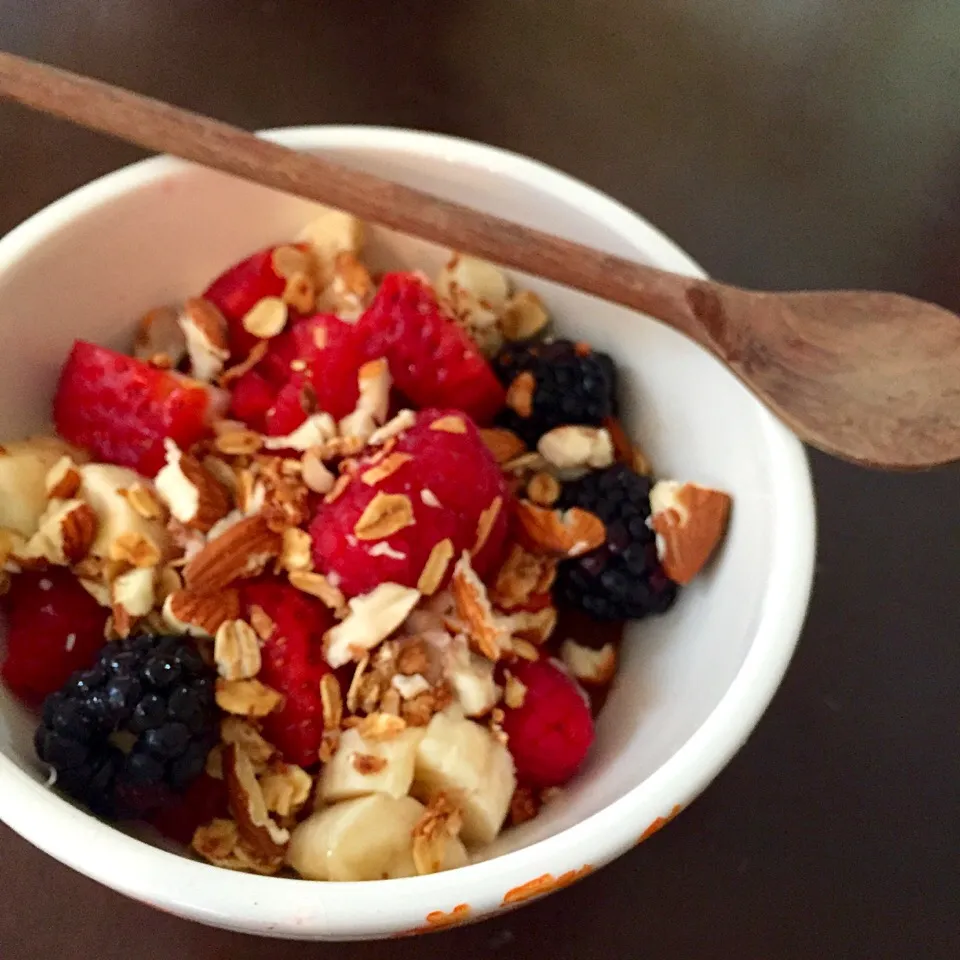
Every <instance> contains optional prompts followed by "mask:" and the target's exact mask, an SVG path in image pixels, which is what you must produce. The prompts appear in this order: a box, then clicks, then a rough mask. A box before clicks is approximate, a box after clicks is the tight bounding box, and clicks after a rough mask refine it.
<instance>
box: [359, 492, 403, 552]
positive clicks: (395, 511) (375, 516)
mask: <svg viewBox="0 0 960 960" xmlns="http://www.w3.org/2000/svg"><path fill="white" fill-rule="evenodd" d="M415 522H416V521H415V520H414V518H413V504H412V503H411V502H410V498H409V497H408V496H406V495H405V494H402V493H383V492H382V491H381V492H379V493H377V495H376V496H375V497H374V498H373V499H372V500H371V501H370V503H368V504H367V508H366V509H365V510H364V511H363V513H362V514H361V515H360V519H359V520H357V523H356V525H355V526H354V528H353V533H354V536H356V538H357V539H358V540H383V539H384V538H385V537H389V536H390V535H391V534H394V533H396V532H397V531H398V530H402V529H403V528H404V527H412V526H413V525H414V523H415Z"/></svg>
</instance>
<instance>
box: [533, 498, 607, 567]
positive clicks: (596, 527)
mask: <svg viewBox="0 0 960 960" xmlns="http://www.w3.org/2000/svg"><path fill="white" fill-rule="evenodd" d="M516 517H517V520H518V521H519V524H520V527H521V529H522V530H523V532H524V534H525V535H526V537H527V538H528V539H529V540H530V542H531V543H532V544H533V545H534V546H535V547H536V548H537V550H539V551H541V552H543V553H547V554H550V555H552V556H556V557H579V556H580V555H581V554H584V553H588V552H589V551H590V550H596V549H597V548H598V547H601V546H603V544H604V542H605V541H606V539H607V530H606V527H605V526H604V524H603V521H602V520H601V519H600V518H599V517H597V516H595V515H594V514H592V513H589V512H588V511H586V510H581V509H580V508H579V507H572V508H571V509H569V510H566V511H562V512H561V511H560V510H548V509H546V508H544V507H538V506H536V504H533V503H529V502H528V501H526V500H520V501H518V502H517V507H516Z"/></svg>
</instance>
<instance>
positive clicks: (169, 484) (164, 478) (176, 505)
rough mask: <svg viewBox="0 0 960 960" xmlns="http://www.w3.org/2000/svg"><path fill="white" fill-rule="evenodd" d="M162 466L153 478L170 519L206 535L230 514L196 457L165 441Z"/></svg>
mask: <svg viewBox="0 0 960 960" xmlns="http://www.w3.org/2000/svg"><path fill="white" fill-rule="evenodd" d="M165 448H166V458H167V462H166V465H165V466H164V467H163V468H162V469H161V470H160V472H159V473H158V474H157V477H156V481H155V483H156V487H157V493H158V494H159V495H160V497H161V499H162V500H163V501H164V503H165V504H166V505H167V507H168V508H169V510H170V514H171V516H173V517H174V518H175V519H176V520H179V521H180V523H182V524H183V525H184V526H186V527H188V528H189V529H191V530H199V531H200V532H201V533H206V532H207V531H209V530H210V528H211V527H212V526H213V525H214V524H215V523H216V522H217V521H218V520H222V519H223V518H224V517H225V516H226V515H227V514H228V513H229V512H230V498H229V496H228V494H227V491H226V490H225V489H224V488H223V487H222V486H221V484H220V483H219V482H218V481H217V479H216V477H214V476H213V474H211V473H210V472H209V471H208V470H207V469H205V468H204V467H203V465H202V464H201V463H200V461H199V460H197V458H196V457H194V456H191V455H190V454H187V453H184V452H183V451H182V450H181V449H180V448H179V447H178V446H177V445H176V443H174V442H173V441H172V440H169V439H168V440H166V441H165Z"/></svg>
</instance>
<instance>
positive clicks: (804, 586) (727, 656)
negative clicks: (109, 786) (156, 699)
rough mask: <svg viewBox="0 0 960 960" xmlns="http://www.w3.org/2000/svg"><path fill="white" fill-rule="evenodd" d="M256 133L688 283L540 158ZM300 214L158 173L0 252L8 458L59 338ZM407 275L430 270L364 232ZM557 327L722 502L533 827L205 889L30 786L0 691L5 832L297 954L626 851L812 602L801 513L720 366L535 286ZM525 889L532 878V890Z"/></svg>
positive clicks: (564, 876) (721, 732)
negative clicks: (718, 544)
mask: <svg viewBox="0 0 960 960" xmlns="http://www.w3.org/2000/svg"><path fill="white" fill-rule="evenodd" d="M271 136H272V137H273V138H274V139H276V140H278V141H279V142H281V143H284V144H287V145H289V146H292V147H297V148H300V149H303V150H310V151H316V152H322V153H324V154H326V155H329V156H331V157H334V158H336V159H338V160H342V161H343V162H345V163H349V164H351V165H356V166H357V167H361V168H363V169H366V170H369V171H372V172H375V173H379V174H382V175H384V176H388V177H392V178H394V179H396V180H400V181H402V182H404V183H407V184H410V185H412V186H416V187H421V188H424V189H427V190H431V191H433V192H435V193H437V194H440V195H442V196H445V197H448V198H451V199H456V200H461V201H463V202H465V203H468V204H471V205H473V206H476V207H479V208H481V209H483V210H487V211H490V212H491V213H495V214H500V215H502V216H506V217H510V218H513V219H516V220H519V221H521V222H524V223H527V224H529V225H531V226H534V227H540V228H542V229H545V230H549V231H553V232H555V233H558V234H561V235H563V236H567V237H570V238H572V239H576V240H580V241H582V242H584V243H587V244H593V245H595V246H598V247H601V248H605V249H607V250H609V251H612V252H614V253H619V254H623V255H626V256H628V257H634V258H636V259H638V260H640V261H642V262H646V263H651V264H653V265H655V266H658V267H665V268H667V269H670V270H674V271H677V272H679V273H687V274H693V275H702V273H701V271H700V268H699V267H698V266H697V265H696V264H695V263H694V262H693V261H692V260H691V259H689V257H687V256H686V255H685V254H684V253H683V252H682V251H680V250H679V249H678V248H677V247H676V246H675V245H674V244H673V243H671V242H670V241H669V240H668V239H666V237H664V236H663V235H662V234H660V233H659V232H657V231H656V230H655V229H654V228H653V227H651V226H650V225H649V224H647V223H646V222H645V221H644V220H642V219H641V218H640V217H638V216H636V215H635V214H633V213H631V212H630V211H629V210H627V209H625V208H624V207H622V206H620V205H618V204H617V203H615V202H614V201H613V200H611V199H609V198H608V197H605V196H603V195H602V194H600V193H597V192H596V191H594V190H592V189H590V188H589V187H586V186H584V185H583V184H581V183H578V182H577V181H575V180H572V179H570V178H569V177H566V176H564V175H562V174H560V173H558V172H556V171H554V170H551V169H549V168H547V167H545V166H542V165H541V164H539V163H535V162H534V161H532V160H527V159H524V158H522V157H518V156H515V155H513V154H509V153H505V152H503V151H500V150H496V149H493V148H492V147H486V146H481V145H478V144H474V143H468V142H464V141H462V140H454V139H449V138H445V137H440V136H434V135H431V134H422V133H413V132H406V131H399V130H383V129H367V128H360V127H340V128H323V127H310V128H300V129H293V130H284V131H281V132H278V133H274V134H271ZM309 216H310V207H309V205H308V204H306V203H303V202H301V201H299V200H296V199H293V198H291V197H285V196H281V195H277V194H274V193H272V192H270V191H267V190H264V189H261V188H259V187H255V186H251V185H249V184H246V183H242V182H240V181H238V180H234V179H231V178H228V177H225V176H221V175H219V174H215V173H212V172H209V171H206V170H202V169H199V168H197V167H192V166H189V165H187V164H184V163H181V162H179V161H175V160H171V159H168V158H158V159H153V160H148V161H146V162H143V163H138V164H136V165H134V166H132V167H129V168H127V169H124V170H120V171H118V172H117V173H114V174H111V175H110V176H107V177H104V178H103V179H101V180H98V181H96V182H95V183H91V184H89V185H88V186H86V187H83V188H82V189H80V190H77V191H76V192H75V193H72V194H70V195H69V196H67V197H65V198H64V199H62V200H60V201H58V202H57V203H54V204H53V205H52V206H50V207H48V208H47V209H45V210H43V211H42V212H41V213H38V214H37V215H36V216H35V217H32V218H31V219H30V220H29V221H27V222H26V223H24V224H23V225H22V226H20V227H18V228H17V229H16V230H14V231H13V232H12V233H11V234H9V235H8V236H7V237H5V238H4V239H3V240H0V331H2V334H0V340H2V349H0V398H2V402H0V439H7V438H15V437H18V436H21V435H25V434H27V433H29V432H31V431H36V430H37V429H40V428H43V427H45V426H46V424H47V417H48V408H49V401H50V397H51V392H52V387H53V384H54V381H55V376H56V372H57V369H58V367H59V365H60V363H61V361H62V360H63V358H64V357H65V356H66V353H67V350H68V348H69V346H70V343H71V341H72V340H73V338H74V337H77V336H81V337H86V338H89V339H92V340H96V341H99V342H101V343H104V344H107V345H113V346H116V347H119V348H121V349H122V348H125V347H126V346H127V345H128V343H129V340H130V336H131V329H132V324H133V323H134V322H135V320H136V318H137V317H138V316H139V315H140V314H142V313H143V312H144V311H145V310H146V309H147V308H149V307H152V306H154V305H156V304H158V303H164V302H171V301H176V300H177V299H179V298H182V297H184V296H186V295H189V294H191V293H194V292H196V291H198V290H200V289H203V287H204V286H205V284H206V282H207V281H208V280H209V279H210V278H211V277H213V276H215V275H216V274H217V273H219V272H220V271H221V270H222V269H223V268H224V267H225V266H227V265H228V264H230V263H232V262H233V261H235V260H238V259H240V258H241V257H243V256H245V255H246V254H248V253H250V252H251V251H253V250H256V249H258V248H261V247H263V246H266V245H268V244H271V243H276V242H283V241H286V240H288V239H289V238H291V237H292V236H293V235H295V234H296V233H297V232H298V230H299V228H300V226H301V225H302V223H304V222H305V221H306V220H307V219H308V218H309ZM374 250H375V255H376V257H377V258H378V259H382V260H383V261H384V262H386V263H392V264H402V265H406V266H410V267H413V266H424V265H427V267H428V269H429V268H432V267H433V266H434V265H436V264H438V262H439V258H440V256H441V253H440V252H439V251H437V250H435V249H433V248H430V247H427V246H426V245H424V244H421V243H419V242H415V241H412V240H410V239H407V238H402V237H399V236H396V235H388V234H378V235H377V236H376V238H375V242H374ZM522 282H523V283H524V284H525V285H529V286H530V287H532V288H533V289H534V290H536V291H537V292H539V293H540V294H541V295H542V296H543V297H544V299H545V300H546V301H547V303H548V305H549V307H550V309H551V311H552V313H553V314H554V316H555V317H556V318H557V319H558V323H559V326H560V329H561V330H562V331H563V332H564V333H565V334H569V335H571V336H574V337H578V338H582V339H586V340H589V341H591V342H592V343H594V344H595V345H596V346H597V347H599V348H601V349H603V350H608V351H610V352H612V353H613V355H614V356H615V357H616V359H617V361H618V363H619V364H620V368H621V371H622V381H623V404H624V408H625V409H626V411H627V413H628V421H629V423H628V425H629V427H630V428H631V429H632V431H633V432H634V434H635V436H636V437H638V438H639V439H640V440H641V441H642V444H643V446H644V448H645V450H646V451H647V452H648V453H649V455H650V457H651V459H652V462H653V463H654V464H655V465H656V468H657V470H658V473H659V474H660V475H661V476H669V477H675V478H682V479H690V480H696V481H699V482H702V483H705V484H709V485H713V486H716V487H719V488H722V489H725V490H728V491H730V492H731V493H732V494H733V496H734V501H735V505H734V510H733V516H732V522H731V527H730V533H729V536H728V539H727V542H726V544H725V546H724V548H723V551H722V554H721V555H720V556H719V558H718V559H717V561H716V562H715V563H714V564H713V565H712V567H711V569H710V571H709V572H708V573H707V574H706V575H705V576H703V577H701V578H700V579H699V580H698V581H697V582H696V583H695V584H694V585H692V586H691V587H689V588H688V589H686V590H684V591H683V593H682V595H681V598H680V600H679V602H678V604H677V605H676V607H675V608H674V610H673V611H671V612H670V613H669V614H668V615H667V616H665V617H663V618H660V619H653V620H650V621H648V622H644V623H641V624H638V625H637V626H636V627H635V628H634V629H632V630H631V632H630V636H629V637H628V642H627V643H626V645H625V648H624V654H623V661H622V667H621V671H620V675H619V677H618V680H617V683H616V686H615V688H614V690H613V693H612V695H611V696H610V699H609V702H608V703H607V705H606V707H605V709H604V711H603V713H602V716H601V718H600V721H599V731H598V739H597V743H596V746H595V748H594V750H593V753H592V755H591V758H590V761H589V763H588V765H587V767H586V769H585V770H584V771H583V773H582V774H581V775H580V776H579V777H578V778H577V780H576V782H575V783H573V784H571V786H570V787H569V789H567V790H566V792H565V794H564V795H563V797H562V799H560V800H558V801H557V802H555V803H553V804H551V805H550V806H549V807H548V808H547V809H546V810H545V811H544V813H543V814H542V815H541V816H540V817H538V818H537V819H536V820H534V821H532V822H530V823H528V824H525V825H524V826H522V827H520V828H517V829H514V830H511V831H508V832H506V833H505V834H504V835H503V836H502V837H501V838H500V839H499V840H498V841H497V843H496V844H495V846H494V847H493V848H492V849H490V850H489V856H488V857H486V858H485V859H484V860H483V861H482V862H478V863H475V864H472V865H471V866H468V867H465V868H463V869H461V870H457V871H455V872H454V873H452V874H442V875H438V876H429V877H419V878H415V879H407V880H390V881H381V882H375V883H369V884H350V883H327V884H324V883H310V882H307V881H302V880H293V879H279V878H274V877H259V876H248V875H245V874H239V873H231V872H228V871H225V870H220V869H217V868H215V867H212V866H208V865H206V864H204V863H200V862H197V861H195V860H192V859H189V858H187V857H184V856H180V855H178V854H176V853H173V852H169V851H167V850H163V849H159V848H158V847H156V846H153V845H151V844H150V843H149V842H147V840H145V839H140V838H136V837H134V836H130V835H127V834H125V833H123V832H120V831H119V830H117V829H115V828H113V827H110V826H107V825H106V824H104V823H101V822H100V821H98V820H96V819H95V818H93V817H91V816H89V815H88V814H86V813H84V812H83V811H82V810H79V809H77V808H75V807H74V806H72V805H71V804H69V803H67V802H65V801H64V800H62V799H61V798H60V797H59V796H57V795H56V794H55V793H53V792H51V791H50V790H48V789H47V788H46V787H45V786H44V781H45V773H44V771H43V770H42V769H41V767H40V765H39V764H38V763H37V762H36V760H35V759H34V756H33V750H32V746H31V734H32V725H33V724H32V720H31V718H30V717H29V716H28V715H27V713H26V712H25V711H23V710H22V709H21V708H20V707H19V706H18V705H17V704H16V703H15V702H14V701H12V700H11V699H10V697H9V696H8V695H7V694H6V693H5V692H4V691H0V749H2V757H0V818H2V819H3V820H4V821H5V822H6V823H7V824H9V825H10V826H11V827H12V828H13V829H14V830H16V831H17V832H18V833H20V834H21V835H22V836H24V837H25V838H26V839H28V840H29V841H30V842H32V843H34V844H36V845H37V846H38V847H40V848H41V849H43V850H45V851H47V852H48V853H49V854H51V855H52V856H54V857H56V858H57V859H59V860H60V861H62V862H63V863H65V864H67V865H68V866H71V867H73V868H74V869H76V870H79V871H80V872H82V873H84V874H86V875H87V876H90V877H93V878H94V879H96V880H99V881H100V882H101V883H104V884H106V885H107V886H110V887H112V888H114V889H115V890H119V891H121V892H122V893H125V894H127V895H129V896H131V897H134V898H136V899H138V900H141V901H144V902H146V903H149V904H152V905H154V906H156V907H158V908H160V909H163V910H167V911H171V912H173V913H176V914H180V915H181V916H184V917H189V918H192V919H195V920H200V921H202V922H205V923H210V924H215V925H217V926H221V927H226V928H229V929H233V930H243V931H248V932H251V933H258V934H267V935H272V936H278V937H291V938H302V939H318V940H319V939H346V938H366V937H377V936H384V935H389V934H395V933H402V932H409V931H413V930H417V929H419V928H427V929H431V928H433V927H435V926H441V925H444V924H445V923H447V922H462V921H465V920H472V919H478V918H481V917H484V916H488V915H490V914H493V913H495V912H497V911H498V910H501V909H508V908H509V907H511V906H512V905H514V904H516V903H520V902H523V901H524V900H525V899H529V898H530V897H531V896H532V895H535V894H536V895H539V894H542V893H545V892H548V891H549V890H550V889H555V888H556V887H557V886H562V885H564V884H565V883H566V882H568V881H569V880H571V879H574V878H576V877H578V876H580V875H582V874H583V873H585V872H588V871H589V870H590V869H591V868H596V867H599V866H601V865H603V864H604V863H606V862H608V861H609V860H611V859H612V858H613V857H616V856H618V855H619V854H621V853H623V852H624V851H625V850H628V849H629V848H631V847H632V846H634V845H635V844H636V843H637V842H638V841H639V840H640V839H643V838H644V837H645V836H646V835H648V834H649V833H650V832H652V829H655V828H656V827H658V826H659V825H661V824H662V822H664V821H665V820H666V819H668V818H670V817H672V816H673V815H674V814H675V813H676V812H678V811H679V810H680V809H682V808H683V807H684V806H685V805H686V804H688V803H689V802H690V801H691V800H692V799H693V798H694V797H695V796H696V795H697V794H698V793H699V792H700V791H701V790H703V788H704V787H705V786H706V785H707V784H708V783H709V782H710V781H711V779H712V778H713V777H714V776H715V775H716V774H717V772H718V771H719V770H720V769H721V768H722V767H723V766H724V764H725V763H727V761H728V760H729V759H730V758H731V756H732V755H733V754H734V752H735V751H736V750H737V749H738V748H739V747H740V745H741V744H742V743H743V742H744V740H745V739H746V737H747V736H748V735H749V733H750V731H751V729H752V728H753V726H754V724H756V722H757V720H758V719H759V717H760V715H761V713H762V712H763V710H764V708H765V707H766V705H767V703H768V702H769V700H770V698H771V696H772V695H773V692H774V690H775V689H776V687H777V684H778V683H779V681H780V679H781V677H782V675H783V672H784V670H785V668H786V666H787V663H788V661H789V659H790V655H791V653H792V651H793V648H794V645H795V644H796V642H797V638H798V635H799V632H800V628H801V625H802V621H803V617H804V613H805V609H806V604H807V599H808V595H809V591H810V585H811V577H812V569H813V557H814V539H815V532H814V527H815V523H814V507H813V497H812V492H811V484H810V477H809V474H808V470H807V464H806V461H805V458H804V455H803V451H802V449H801V447H800V444H799V443H798V442H797V441H796V440H795V439H794V438H793V437H792V436H791V435H790V434H789V433H788V432H787V430H786V429H785V428H784V427H783V426H781V425H780V424H779V423H778V422H777V421H776V420H774V419H773V417H772V416H771V415H770V414H768V413H767V411H766V410H765V409H764V408H763V407H761V406H760V404H758V403H757V402H756V401H755V400H754V399H753V398H752V396H751V395H750V394H748V393H747V391H746V390H745V389H744V388H743V387H742V386H741V385H740V384H739V383H738V382H737V381H736V380H735V379H734V378H733V377H732V376H731V375H730V374H728V373H727V372H726V371H725V370H724V369H723V368H722V367H721V366H720V365H719V364H718V363H717V362H715V361H714V360H713V359H711V358H710V357H709V356H708V355H707V354H706V353H704V352H703V351H701V350H699V349H698V348H696V347H695V346H693V344H691V343H689V342H688V341H686V340H685V339H684V338H682V337H681V336H679V335H678V334H676V333H673V332H672V331H670V330H668V329H666V328H665V327H662V326H660V325H659V324H657V323H655V322H653V321H651V320H648V319H645V318H642V317H638V316H635V315H631V314H630V313H629V312H628V311H626V310H623V309H620V308H618V307H615V306H611V305H609V304H605V303H600V302H598V301H596V300H593V299H592V298H589V297H586V296H582V295H580V294H576V293H573V292H571V291H569V290H566V289H563V288H560V287H556V286H553V285H551V284H546V283H542V282H539V281H536V280H532V279H530V278H523V280H522ZM532 881H533V882H532Z"/></svg>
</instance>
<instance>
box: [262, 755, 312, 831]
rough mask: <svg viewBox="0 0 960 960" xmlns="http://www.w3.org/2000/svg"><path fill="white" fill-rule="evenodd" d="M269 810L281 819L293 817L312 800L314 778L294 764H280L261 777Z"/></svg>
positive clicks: (265, 801)
mask: <svg viewBox="0 0 960 960" xmlns="http://www.w3.org/2000/svg"><path fill="white" fill-rule="evenodd" d="M260 789H261V790H262V791H263V802H264V803H265V804H266V806H267V809H268V810H269V811H271V812H272V813H276V814H278V815H279V816H281V817H289V816H293V815H294V814H295V813H297V811H299V810H300V808H301V807H303V805H304V804H305V803H306V802H307V800H309V799H310V792H311V791H312V790H313V777H311V776H310V774H309V773H307V771H306V770H304V769H303V768H302V767H298V766H297V765H296V764H293V763H282V762H281V763H278V764H276V765H274V766H273V767H271V768H270V769H269V770H268V771H267V772H266V773H265V774H263V776H261V777H260Z"/></svg>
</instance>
